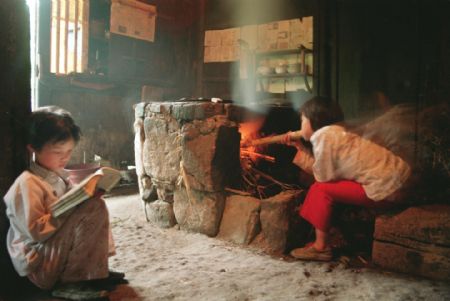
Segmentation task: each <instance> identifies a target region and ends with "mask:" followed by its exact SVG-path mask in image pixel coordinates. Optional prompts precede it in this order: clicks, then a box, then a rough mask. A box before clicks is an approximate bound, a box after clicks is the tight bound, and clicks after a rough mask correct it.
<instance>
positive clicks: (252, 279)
mask: <svg viewBox="0 0 450 301" xmlns="http://www.w3.org/2000/svg"><path fill="white" fill-rule="evenodd" d="M127 193H128V194H127V195H123V194H122V195H118V196H117V195H116V196H111V197H107V198H106V203H107V205H108V208H109V210H110V217H111V225H112V230H113V235H114V238H115V243H116V248H117V255H116V256H114V257H111V258H110V268H111V269H113V270H116V271H122V272H125V274H126V278H127V279H128V281H129V284H127V285H119V286H117V287H116V289H115V290H114V291H112V292H111V293H110V296H109V300H111V301H119V300H120V301H142V300H149V301H153V300H196V301H197V300H208V301H209V300H220V301H222V300H223V301H228V300H229V301H244V300H245V301H250V300H258V301H262V300H268V301H269V300H270V301H275V300H276V301H278V300H345V301H348V300H377V301H379V300H402V301H404V300H427V301H428V300H436V301H437V300H439V301H441V300H450V284H449V283H443V282H437V281H431V280H426V279H420V278H416V277H412V276H406V275H399V274H395V273H391V272H386V271H380V270H376V269H373V268H367V267H355V265H348V264H346V263H345V262H342V260H336V261H335V262H332V263H318V262H302V261H295V260H292V259H291V258H289V257H285V258H280V257H273V256H269V255H266V254H263V253H262V252H261V251H260V250H255V249H252V248H249V247H242V246H237V245H233V244H231V243H228V242H225V241H222V240H219V239H216V238H210V237H207V236H205V235H202V234H196V233H188V232H186V231H183V230H179V229H177V227H174V228H171V229H160V228H158V227H156V226H154V225H152V224H151V223H148V222H147V221H146V220H145V215H144V212H143V208H142V203H141V201H140V198H139V195H138V194H137V193H136V190H135V189H134V190H131V191H128V192H127ZM130 193H131V194H130ZM341 259H342V258H341ZM0 299H1V298H0ZM13 299H14V298H13ZM11 300H12V299H11ZM17 300H19V301H56V300H61V299H55V298H51V297H50V296H49V294H48V293H46V294H44V293H43V292H40V293H36V294H34V295H33V296H32V297H30V298H28V297H27V298H25V299H24V298H19V299H17ZM8 301H9V300H8Z"/></svg>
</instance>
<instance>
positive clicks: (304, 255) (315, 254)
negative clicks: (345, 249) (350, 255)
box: [290, 243, 333, 261]
mask: <svg viewBox="0 0 450 301" xmlns="http://www.w3.org/2000/svg"><path fill="white" fill-rule="evenodd" d="M290 254H291V256H292V257H294V258H297V259H301V260H316V261H331V259H332V258H333V253H332V251H331V248H330V247H325V248H324V249H322V250H319V249H317V248H316V247H315V246H314V244H313V243H310V244H307V245H306V246H305V247H303V248H297V249H294V250H292V251H291V253H290Z"/></svg>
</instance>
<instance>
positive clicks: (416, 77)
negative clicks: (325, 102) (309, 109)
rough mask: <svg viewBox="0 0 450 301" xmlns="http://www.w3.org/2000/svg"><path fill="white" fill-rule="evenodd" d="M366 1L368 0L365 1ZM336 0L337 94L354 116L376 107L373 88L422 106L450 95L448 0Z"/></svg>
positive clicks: (393, 99) (333, 15)
mask: <svg viewBox="0 0 450 301" xmlns="http://www.w3.org/2000/svg"><path fill="white" fill-rule="evenodd" d="M363 2H364V3H363ZM363 2H361V1H355V0H345V1H336V3H335V6H334V7H333V10H332V11H331V13H330V14H331V18H329V19H328V20H329V21H328V22H331V23H330V24H328V25H327V26H329V28H331V33H332V34H331V39H332V40H333V41H335V43H334V44H333V47H332V54H333V55H334V59H333V61H332V64H333V66H332V69H331V74H332V77H333V84H332V88H331V91H330V92H331V95H332V96H334V98H336V99H338V101H339V103H340V104H341V105H342V106H343V108H344V111H345V113H346V115H347V116H348V117H356V116H358V114H360V113H362V112H365V111H368V110H372V109H374V104H373V93H374V92H376V91H381V92H383V93H384V94H386V95H387V96H388V97H389V99H390V101H391V103H393V104H397V103H403V102H409V103H415V104H417V105H419V106H421V107H422V106H424V105H426V104H430V103H435V102H437V101H440V100H443V99H447V100H448V95H449V85H450V84H449V81H448V78H449V71H448V70H449V69H450V64H449V59H448V55H445V54H444V53H448V51H449V32H448V28H449V27H450V22H449V19H448V16H447V13H446V12H448V11H450V3H449V2H448V1H441V0H436V1H432V2H431V3H430V2H429V1H422V0H415V1H370V2H369V1H363Z"/></svg>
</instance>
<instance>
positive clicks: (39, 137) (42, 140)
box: [28, 107, 81, 151]
mask: <svg viewBox="0 0 450 301" xmlns="http://www.w3.org/2000/svg"><path fill="white" fill-rule="evenodd" d="M80 136H81V130H80V128H79V127H78V126H77V125H76V124H75V122H74V121H73V119H72V117H71V116H70V113H69V112H67V111H65V110H62V109H59V108H56V107H48V108H44V109H39V110H37V111H34V112H33V113H32V114H31V118H30V122H29V130H28V144H30V145H31V146H32V147H33V148H34V149H35V150H37V151H39V150H41V149H42V147H43V146H44V145H45V144H46V143H57V142H62V141H66V140H68V139H71V138H72V139H73V140H74V141H75V143H77V142H78V141H79V140H80Z"/></svg>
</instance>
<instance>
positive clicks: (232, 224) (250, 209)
mask: <svg viewBox="0 0 450 301" xmlns="http://www.w3.org/2000/svg"><path fill="white" fill-rule="evenodd" d="M260 210H261V201H260V200H259V199H257V198H254V197H249V196H240V195H232V196H229V197H227V199H226V200H225V209H224V211H223V216H222V221H221V223H220V230H219V234H218V235H217V237H219V238H222V239H225V240H228V241H231V242H234V243H238V244H246V245H247V244H249V243H250V242H251V241H252V240H253V239H254V238H255V236H256V235H257V234H258V233H259V232H260V231H261V224H260V221H259V211H260Z"/></svg>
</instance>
